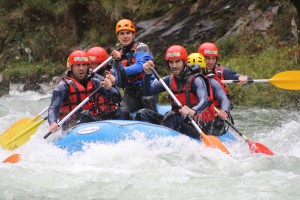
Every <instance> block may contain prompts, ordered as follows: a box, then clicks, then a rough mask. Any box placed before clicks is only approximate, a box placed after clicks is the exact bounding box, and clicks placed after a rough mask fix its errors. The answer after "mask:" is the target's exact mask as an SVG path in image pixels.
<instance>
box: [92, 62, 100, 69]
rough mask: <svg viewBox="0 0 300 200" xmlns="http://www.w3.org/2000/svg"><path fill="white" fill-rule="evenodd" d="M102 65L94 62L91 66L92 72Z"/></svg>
mask: <svg viewBox="0 0 300 200" xmlns="http://www.w3.org/2000/svg"><path fill="white" fill-rule="evenodd" d="M100 64H101V63H95V62H93V63H91V64H90V68H91V69H92V70H94V69H96V68H97V67H98V66H99V65H100Z"/></svg>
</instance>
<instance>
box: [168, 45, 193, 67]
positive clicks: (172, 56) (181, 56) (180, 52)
mask: <svg viewBox="0 0 300 200" xmlns="http://www.w3.org/2000/svg"><path fill="white" fill-rule="evenodd" d="M187 57H188V54H187V51H186V50H185V48H184V47H183V46H180V45H173V46H170V47H169V48H168V49H167V51H166V61H169V60H184V64H185V65H186V64H187Z"/></svg>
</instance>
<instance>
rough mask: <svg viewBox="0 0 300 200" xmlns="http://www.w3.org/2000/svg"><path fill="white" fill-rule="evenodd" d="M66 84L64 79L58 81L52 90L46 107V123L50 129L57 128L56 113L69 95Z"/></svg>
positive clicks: (57, 113) (54, 129)
mask: <svg viewBox="0 0 300 200" xmlns="http://www.w3.org/2000/svg"><path fill="white" fill-rule="evenodd" d="M68 89H69V88H68V85H67V84H66V83H65V82H64V81H60V82H59V84H58V85H57V86H56V88H55V89H54V90H53V94H52V99H51V103H50V106H49V109H48V123H49V126H50V131H51V132H53V131H56V130H57V129H58V126H57V123H58V115H59V110H60V107H61V105H62V102H63V100H64V99H65V98H66V97H67V96H68V95H69V90H68Z"/></svg>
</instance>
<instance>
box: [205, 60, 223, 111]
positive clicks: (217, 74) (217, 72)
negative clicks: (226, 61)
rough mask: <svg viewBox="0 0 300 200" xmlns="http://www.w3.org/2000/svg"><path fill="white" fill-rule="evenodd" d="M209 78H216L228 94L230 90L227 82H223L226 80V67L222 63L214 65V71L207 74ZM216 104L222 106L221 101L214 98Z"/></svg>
mask: <svg viewBox="0 0 300 200" xmlns="http://www.w3.org/2000/svg"><path fill="white" fill-rule="evenodd" d="M206 76H207V77H208V78H214V79H215V80H216V81H217V82H218V83H219V84H220V85H221V86H222V89H223V91H224V92H225V94H226V95H227V96H228V90H227V88H226V86H225V83H223V82H222V80H224V68H223V66H221V65H219V64H218V65H216V66H215V67H214V73H210V74H207V75H206ZM214 104H215V106H216V107H217V108H219V107H220V106H221V102H219V101H218V100H216V99H214Z"/></svg>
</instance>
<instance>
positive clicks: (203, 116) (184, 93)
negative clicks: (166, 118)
mask: <svg viewBox="0 0 300 200" xmlns="http://www.w3.org/2000/svg"><path fill="white" fill-rule="evenodd" d="M197 76H200V77H201V78H203V80H204V81H205V84H206V87H207V93H208V102H209V106H208V107H207V108H206V109H205V110H204V111H203V112H201V113H199V114H196V115H195V116H194V119H195V120H196V121H199V120H200V121H202V122H207V121H213V120H214V118H215V114H216V111H215V110H214V104H213V99H214V96H213V92H212V88H211V86H210V84H209V80H208V79H207V78H206V77H205V76H203V75H201V74H199V73H197V74H191V75H190V76H189V77H188V79H187V81H186V83H185V84H184V85H183V87H182V89H180V90H179V89H178V88H177V83H176V80H175V76H174V75H172V76H171V79H170V86H171V87H170V89H171V91H172V92H173V94H174V95H175V97H176V98H177V99H178V101H179V102H180V103H181V104H182V105H186V106H188V107H189V108H191V107H193V106H195V105H196V104H197V103H198V98H197V97H196V95H195V94H194V93H193V92H192V83H193V81H194V80H195V78H196V77H197ZM171 106H172V110H173V111H174V112H176V113H179V107H178V106H177V104H176V103H175V102H174V101H173V99H171Z"/></svg>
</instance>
